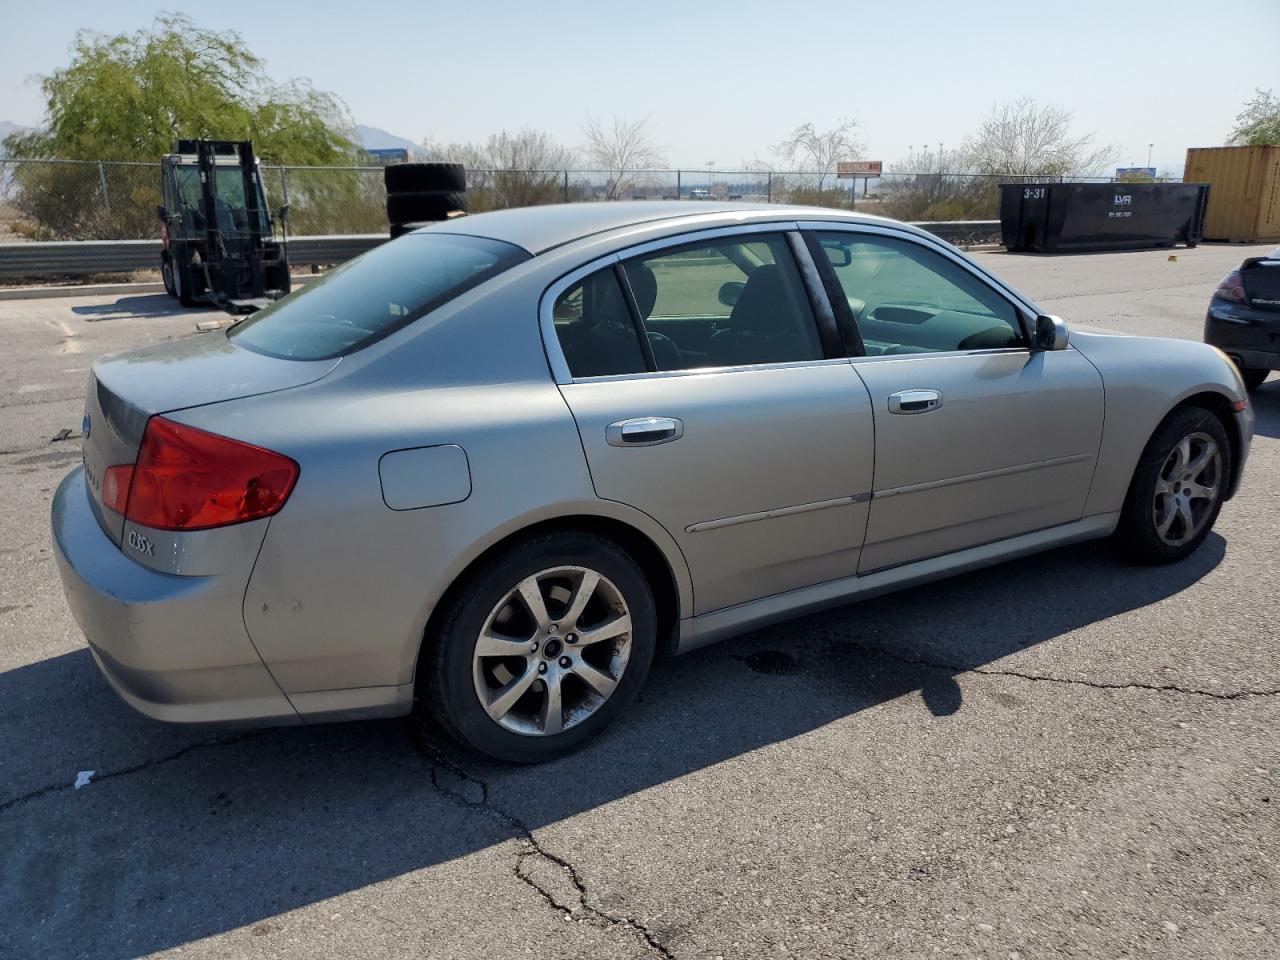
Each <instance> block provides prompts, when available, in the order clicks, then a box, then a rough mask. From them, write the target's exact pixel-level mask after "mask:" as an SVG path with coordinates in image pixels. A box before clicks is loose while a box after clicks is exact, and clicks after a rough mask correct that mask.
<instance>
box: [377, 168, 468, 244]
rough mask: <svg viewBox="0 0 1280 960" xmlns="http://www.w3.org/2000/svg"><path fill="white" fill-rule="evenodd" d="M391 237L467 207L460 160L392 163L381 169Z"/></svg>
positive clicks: (462, 211)
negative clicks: (385, 189) (385, 190)
mask: <svg viewBox="0 0 1280 960" xmlns="http://www.w3.org/2000/svg"><path fill="white" fill-rule="evenodd" d="M382 176H383V182H385V183H386V185H387V222H388V223H390V224H391V239H393V240H394V239H395V238H396V237H398V236H400V234H402V233H407V232H408V231H410V230H412V229H414V228H415V227H420V226H423V225H424V224H427V223H434V222H435V221H437V220H447V219H448V218H449V217H450V216H451V215H453V214H456V213H460V212H461V213H465V212H466V209H467V193H466V191H467V171H466V168H464V167H463V166H462V164H460V163H393V164H390V165H389V166H387V167H386V168H385V169H384V170H383V174H382Z"/></svg>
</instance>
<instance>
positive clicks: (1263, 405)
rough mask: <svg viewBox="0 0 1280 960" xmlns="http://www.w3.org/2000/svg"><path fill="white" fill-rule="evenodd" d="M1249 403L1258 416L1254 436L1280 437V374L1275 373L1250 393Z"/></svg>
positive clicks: (1254, 426)
mask: <svg viewBox="0 0 1280 960" xmlns="http://www.w3.org/2000/svg"><path fill="white" fill-rule="evenodd" d="M1249 403H1250V404H1251V405H1252V406H1253V415H1254V417H1255V418H1256V419H1255V420H1254V424H1253V433H1254V436H1257V437H1272V438H1275V439H1280V375H1277V374H1274V373H1273V374H1272V375H1271V379H1270V380H1268V381H1267V382H1266V383H1264V384H1263V385H1262V386H1261V387H1259V388H1258V389H1257V390H1255V391H1253V393H1251V394H1249Z"/></svg>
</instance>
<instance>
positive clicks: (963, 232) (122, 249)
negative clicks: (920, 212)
mask: <svg viewBox="0 0 1280 960" xmlns="http://www.w3.org/2000/svg"><path fill="white" fill-rule="evenodd" d="M915 226H917V227H920V228H921V229H924V230H928V231H929V232H930V233H932V234H934V235H935V236H938V237H941V238H942V239H943V240H948V241H950V242H952V243H984V242H988V241H991V240H995V239H998V238H999V235H1000V221H999V220H952V221H946V222H932V223H929V222H925V223H917V224H915ZM387 239H388V237H387V235H386V234H384V233H361V234H350V235H345V236H328V237H291V238H290V240H289V262H290V263H291V264H293V265H295V266H301V267H307V266H318V265H327V264H335V263H342V262H343V261H345V260H350V259H351V258H352V257H358V256H359V255H360V254H362V253H364V252H366V251H368V250H372V249H373V248H374V247H376V246H378V244H380V243H385V242H386V240H387ZM159 267H160V241H159V240H65V241H57V242H52V243H40V242H37V243H0V280H18V279H22V278H24V277H30V278H32V279H39V278H42V277H85V276H91V275H93V274H98V273H128V272H130V271H132V270H144V269H147V268H155V269H159Z"/></svg>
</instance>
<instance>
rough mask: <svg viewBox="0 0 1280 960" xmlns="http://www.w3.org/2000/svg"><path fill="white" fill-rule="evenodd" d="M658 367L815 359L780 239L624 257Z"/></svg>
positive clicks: (798, 285)
mask: <svg viewBox="0 0 1280 960" xmlns="http://www.w3.org/2000/svg"><path fill="white" fill-rule="evenodd" d="M625 269H626V274H627V280H628V282H629V283H630V286H631V290H632V292H633V293H634V295H635V300H636V306H637V308H638V310H639V313H640V318H641V320H642V321H643V323H644V329H645V332H646V334H647V337H648V340H649V346H650V349H651V351H652V354H653V360H654V365H655V366H656V368H657V369H658V370H687V369H691V368H696V367H721V366H733V365H738V364H756V363H784V362H788V361H797V360H820V359H822V356H823V352H822V344H821V341H820V340H819V339H818V328H817V324H816V323H815V321H814V317H813V310H812V309H811V307H810V305H809V300H808V296H807V295H806V293H805V289H804V285H803V283H802V282H801V279H800V273H799V270H798V269H797V268H796V265H795V262H794V260H793V259H792V257H791V251H790V250H789V249H788V247H787V243H786V240H785V238H783V237H782V236H778V235H762V234H751V235H749V236H745V237H736V238H725V239H720V240H715V241H712V242H704V243H700V244H697V245H691V246H686V247H679V248H676V249H666V250H661V251H658V252H656V253H652V254H648V255H646V256H643V257H637V258H635V259H632V260H629V261H627V263H626V264H625Z"/></svg>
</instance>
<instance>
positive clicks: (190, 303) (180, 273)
mask: <svg viewBox="0 0 1280 960" xmlns="http://www.w3.org/2000/svg"><path fill="white" fill-rule="evenodd" d="M172 274H173V295H174V296H175V297H177V298H178V302H179V303H180V304H182V305H183V306H184V307H198V306H199V305H200V303H199V301H197V300H196V299H195V298H194V297H192V296H191V271H190V270H189V269H188V268H187V267H186V266H185V265H184V264H182V263H174V265H173V270H172Z"/></svg>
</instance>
